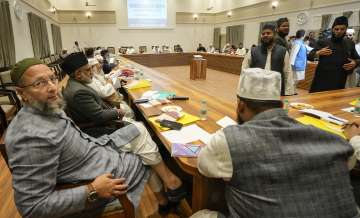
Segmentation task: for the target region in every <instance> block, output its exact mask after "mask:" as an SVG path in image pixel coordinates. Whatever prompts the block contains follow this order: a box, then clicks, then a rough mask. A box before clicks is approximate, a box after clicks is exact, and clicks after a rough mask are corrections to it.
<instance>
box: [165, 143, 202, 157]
mask: <svg viewBox="0 0 360 218" xmlns="http://www.w3.org/2000/svg"><path fill="white" fill-rule="evenodd" d="M202 146H203V145H196V144H180V143H173V144H172V145H171V156H172V157H197V156H198V155H199V152H200V150H201V147H202Z"/></svg>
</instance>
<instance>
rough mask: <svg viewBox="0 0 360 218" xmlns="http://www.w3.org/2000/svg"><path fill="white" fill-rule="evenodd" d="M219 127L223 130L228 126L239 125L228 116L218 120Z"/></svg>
mask: <svg viewBox="0 0 360 218" xmlns="http://www.w3.org/2000/svg"><path fill="white" fill-rule="evenodd" d="M216 123H217V124H218V125H219V126H221V127H222V128H225V127H227V126H232V125H236V124H237V123H236V122H235V121H234V120H233V119H231V118H230V117H228V116H225V117H223V118H222V119H220V120H218V121H217V122H216Z"/></svg>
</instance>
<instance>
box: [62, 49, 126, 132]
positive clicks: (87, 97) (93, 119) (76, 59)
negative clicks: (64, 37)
mask: <svg viewBox="0 0 360 218" xmlns="http://www.w3.org/2000/svg"><path fill="white" fill-rule="evenodd" d="M61 68H62V69H63V70H64V71H65V72H66V73H67V74H68V75H69V77H70V78H69V81H68V83H67V86H66V88H65V89H64V91H63V95H64V99H65V101H66V112H67V113H68V115H69V116H70V117H71V118H72V119H73V120H74V121H75V123H77V124H78V125H79V126H80V128H81V129H82V130H83V131H84V132H86V133H87V134H89V135H91V136H93V137H98V136H101V135H104V134H110V133H112V132H113V131H115V130H117V129H118V127H117V126H116V125H115V123H112V121H121V119H122V117H123V115H124V112H123V111H122V110H121V109H115V108H112V107H111V106H110V105H107V104H106V103H105V102H104V101H103V100H102V99H101V97H100V96H99V94H98V93H96V91H94V90H93V89H91V88H90V87H89V86H87V84H90V83H91V82H92V77H93V72H92V70H91V66H90V65H89V64H88V60H87V58H86V57H85V55H84V53H82V52H79V53H73V54H70V55H69V56H67V57H66V58H65V59H64V62H63V63H62V64H61Z"/></svg>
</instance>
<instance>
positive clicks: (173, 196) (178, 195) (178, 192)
mask: <svg viewBox="0 0 360 218" xmlns="http://www.w3.org/2000/svg"><path fill="white" fill-rule="evenodd" d="M186 194H187V192H186V189H185V187H184V185H181V186H180V187H179V188H177V189H173V190H172V189H168V190H167V192H166V197H167V198H168V200H169V202H171V203H179V202H180V201H181V199H183V198H185V197H186Z"/></svg>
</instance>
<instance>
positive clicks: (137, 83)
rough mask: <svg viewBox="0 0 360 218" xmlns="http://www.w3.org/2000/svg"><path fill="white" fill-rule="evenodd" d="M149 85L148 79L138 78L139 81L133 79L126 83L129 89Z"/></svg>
mask: <svg viewBox="0 0 360 218" xmlns="http://www.w3.org/2000/svg"><path fill="white" fill-rule="evenodd" d="M147 87H151V82H150V81H149V80H145V79H144V80H139V81H133V82H132V83H130V84H129V85H127V88H128V89H129V90H133V89H141V88H147Z"/></svg>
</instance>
